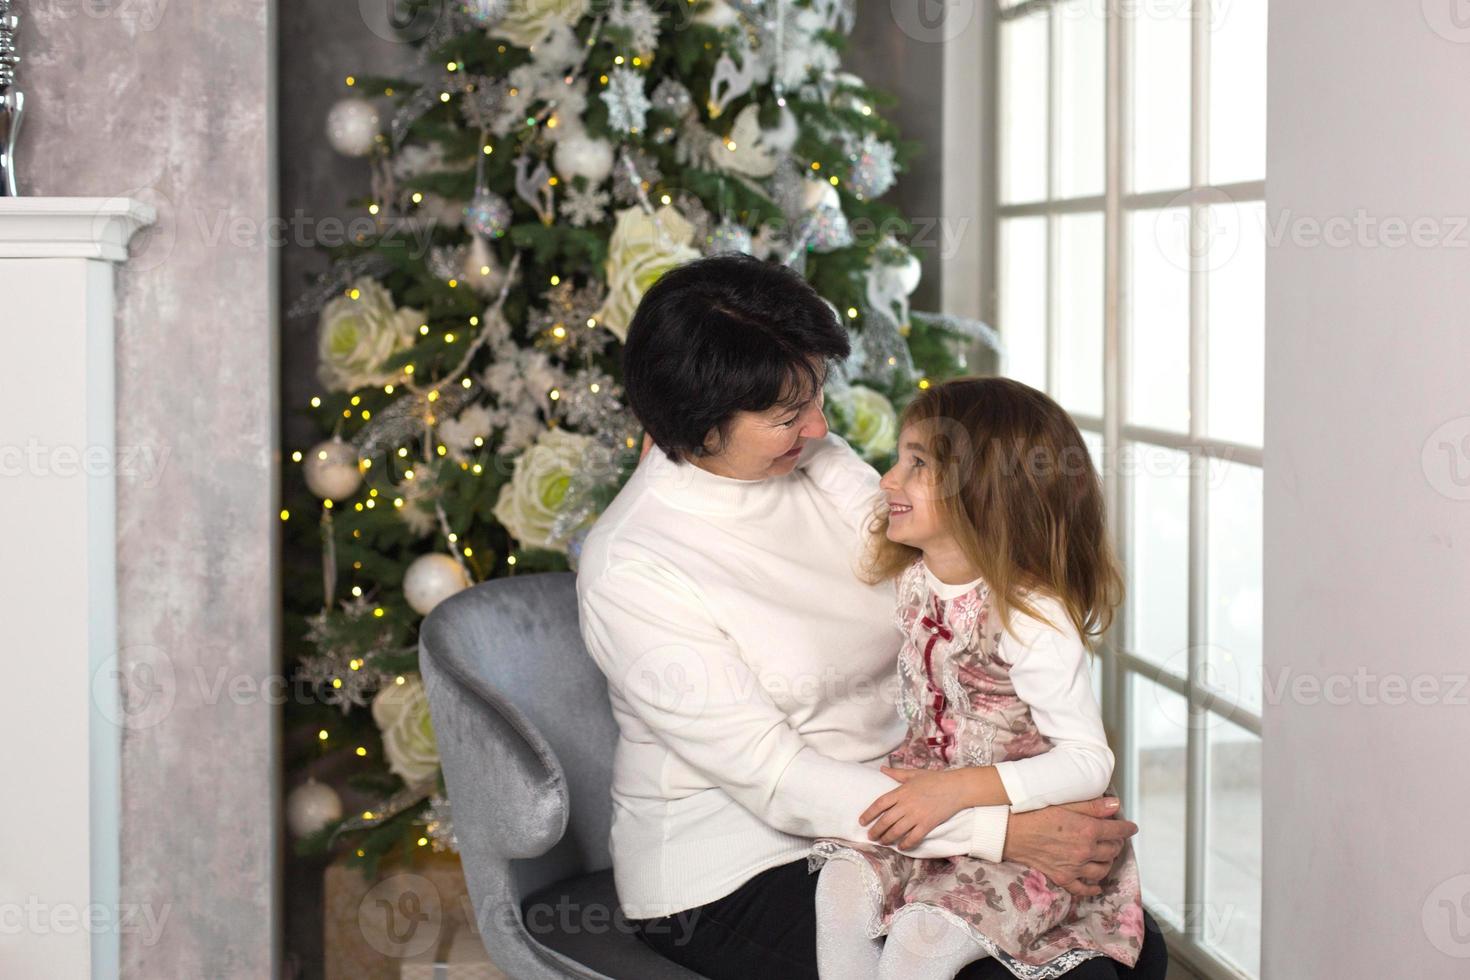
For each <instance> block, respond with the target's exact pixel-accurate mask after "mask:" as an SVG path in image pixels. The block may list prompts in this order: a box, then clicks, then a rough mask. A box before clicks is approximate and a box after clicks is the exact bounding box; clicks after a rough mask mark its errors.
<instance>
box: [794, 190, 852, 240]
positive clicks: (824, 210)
mask: <svg viewBox="0 0 1470 980" xmlns="http://www.w3.org/2000/svg"><path fill="white" fill-rule="evenodd" d="M800 234H801V237H803V238H805V239H806V243H807V247H809V248H811V249H815V250H816V251H818V252H830V251H832V250H833V249H838V248H846V247H847V246H848V245H851V244H852V229H851V228H850V227H848V224H847V215H845V214H843V213H842V207H841V206H840V205H839V204H837V203H834V202H832V201H823V202H822V203H821V204H820V205H818V206H817V208H816V210H815V211H813V212H812V213H811V214H809V215H807V216H806V217H805V218H803V219H802V220H801V225H800Z"/></svg>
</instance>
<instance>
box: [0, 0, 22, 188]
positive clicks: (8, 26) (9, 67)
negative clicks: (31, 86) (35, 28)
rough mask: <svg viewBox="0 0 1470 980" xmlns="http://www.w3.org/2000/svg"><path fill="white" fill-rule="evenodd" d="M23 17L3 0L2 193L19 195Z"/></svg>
mask: <svg viewBox="0 0 1470 980" xmlns="http://www.w3.org/2000/svg"><path fill="white" fill-rule="evenodd" d="M19 25H20V18H19V17H17V16H16V15H15V14H12V13H11V12H10V0H0V197H19V196H20V192H19V191H17V190H16V188H15V140H16V136H17V135H18V134H19V133H20V117H21V113H22V112H23V111H24V110H25V95H24V94H22V93H20V92H17V91H16V90H15V66H16V65H18V64H20V55H19V54H17V53H16V51H15V39H16V37H17V36H18V35H19V31H20V27H19Z"/></svg>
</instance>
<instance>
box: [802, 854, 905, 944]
mask: <svg viewBox="0 0 1470 980" xmlns="http://www.w3.org/2000/svg"><path fill="white" fill-rule="evenodd" d="M828 861H846V862H847V863H848V864H855V865H857V866H858V867H859V868H861V869H862V873H863V890H864V891H865V892H867V894H868V921H867V922H865V923H863V935H865V936H867V937H868V938H869V939H877V938H878V937H879V936H881V935H883V934H884V933H886V932H887V931H888V929H887V927H886V926H884V925H883V883H882V881H880V880H879V879H878V872H876V871H874V870H873V866H872V865H871V864H869V863H868V861H867V859H866V858H864V857H863V856H862V855H861V854H859V853H858V852H857V851H856V850H854V849H853V848H851V847H848V846H846V845H844V844H839V843H838V842H837V841H832V840H819V841H817V842H816V843H814V844H812V848H811V850H810V851H809V852H808V853H807V856H806V871H807V874H811V873H812V872H813V871H816V870H817V869H818V868H820V867H821V866H822V865H824V864H826V863H827V862H828Z"/></svg>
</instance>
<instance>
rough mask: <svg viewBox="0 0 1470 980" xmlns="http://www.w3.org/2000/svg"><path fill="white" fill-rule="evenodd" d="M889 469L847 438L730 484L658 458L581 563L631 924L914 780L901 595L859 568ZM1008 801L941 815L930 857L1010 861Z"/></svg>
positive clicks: (779, 858) (602, 526)
mask: <svg viewBox="0 0 1470 980" xmlns="http://www.w3.org/2000/svg"><path fill="white" fill-rule="evenodd" d="M880 495H881V491H880V490H879V489H878V474H877V472H876V471H875V470H874V469H873V468H872V467H871V466H869V465H868V464H867V463H865V462H863V461H862V460H861V459H860V458H859V457H858V456H857V454H856V453H854V452H853V451H852V449H851V448H850V447H849V446H848V445H847V443H846V442H844V441H843V440H842V439H841V438H840V437H839V436H837V435H836V434H834V433H828V434H827V435H826V436H825V437H823V438H822V439H814V440H811V441H810V442H809V443H808V444H807V446H806V447H805V448H804V449H803V452H802V455H801V457H800V459H799V461H798V466H797V468H796V469H794V470H793V471H792V472H791V473H789V474H787V475H785V476H780V477H771V478H768V479H763V480H735V479H730V478H727V477H722V476H717V475H715V474H713V473H710V472H708V471H706V470H704V469H701V468H700V467H698V466H695V465H693V464H692V463H673V462H671V461H670V460H669V459H668V458H667V457H666V456H665V455H664V454H663V452H662V451H661V450H658V449H654V450H653V451H651V452H649V453H648V455H647V456H645V457H644V458H643V460H642V461H641V462H640V463H639V465H638V468H637V470H636V471H635V472H634V473H633V476H632V477H631V478H630V479H629V481H628V483H627V485H626V486H625V487H624V488H623V490H622V491H621V492H620V493H619V494H618V496H617V498H616V499H615V500H614V501H613V502H612V504H611V505H610V506H609V507H608V509H607V510H606V512H604V513H603V514H602V515H601V517H600V518H599V519H598V521H597V523H596V524H595V525H594V526H593V528H592V531H591V532H590V533H589V534H588V536H587V539H586V542H585V544H584V545H583V550H582V556H581V560H580V562H579V565H578V574H577V594H578V600H579V605H580V610H581V626H582V637H583V639H584V641H585V643H586V646H587V650H588V651H589V653H590V654H591V655H592V657H593V659H594V660H596V662H597V665H598V666H599V667H600V668H601V669H602V671H603V673H604V674H606V675H607V679H608V692H609V695H610V697H611V700H612V708H613V715H614V717H615V718H616V720H617V723H618V727H619V729H620V736H619V739H618V745H617V751H616V753H615V757H614V761H613V782H612V796H613V816H612V841H611V844H612V856H613V872H614V879H615V882H616V885H617V891H618V898H619V901H620V903H621V905H622V907H623V911H624V914H626V915H627V916H629V917H630V918H651V917H654V916H662V915H670V914H672V913H674V912H678V911H682V910H684V909H689V908H694V907H696V906H700V905H704V904H706V903H708V902H712V901H714V900H715V899H718V898H722V897H724V896H725V895H728V894H729V893H731V892H733V891H734V890H735V889H737V888H738V887H740V885H742V884H744V883H745V882H746V881H748V880H749V879H750V878H752V877H753V876H755V875H756V874H758V873H759V872H761V871H764V870H766V869H768V868H772V867H775V866H777V865H781V864H786V863H788V862H791V861H795V860H798V859H800V858H802V857H803V856H805V854H806V852H807V848H808V846H809V844H810V843H811V840H810V839H811V838H813V837H841V838H846V839H850V840H866V839H867V829H866V828H865V827H863V825H862V824H860V823H859V822H858V815H859V814H861V813H862V812H863V811H864V810H865V809H867V807H868V805H869V804H870V803H872V802H873V800H874V799H876V798H877V797H879V796H881V795H882V794H884V793H886V792H888V791H889V790H890V789H893V788H894V787H895V786H897V785H898V784H897V783H896V782H895V781H894V780H892V779H890V778H889V777H887V776H885V775H883V774H882V773H881V772H879V771H878V768H877V767H878V766H879V765H881V764H884V763H885V762H886V761H887V756H888V753H889V752H890V751H891V750H892V749H894V748H895V747H897V745H898V744H899V742H901V741H902V739H903V736H904V730H905V728H904V723H903V721H902V720H901V718H900V717H899V714H898V712H897V710H896V708H895V696H896V691H895V687H896V683H897V673H896V669H895V663H896V659H897V656H898V651H899V648H900V646H901V644H902V640H903V636H902V634H901V633H900V632H899V630H898V629H897V628H896V626H895V624H894V603H895V593H894V586H893V584H892V583H891V582H890V583H882V584H879V585H873V586H869V585H864V584H863V583H862V582H861V581H859V580H858V578H857V576H856V573H855V569H856V559H857V556H858V553H859V550H860V548H861V540H862V524H863V523H864V520H865V518H866V517H867V516H868V515H869V514H871V512H872V510H873V508H874V506H875V505H876V504H877V502H878V498H879V496H880ZM1007 815H1008V809H1007V808H1006V807H1004V806H993V807H972V808H970V809H967V810H962V811H961V812H960V813H958V814H956V815H955V816H954V817H951V818H950V819H949V820H947V821H945V822H944V823H943V824H940V825H939V827H937V828H936V829H935V830H934V831H933V832H931V833H930V834H929V836H928V837H926V838H925V839H924V840H923V841H922V842H921V843H920V845H919V846H918V847H916V848H914V849H912V850H908V851H905V853H909V854H913V855H915V856H919V857H942V856H950V855H956V854H972V855H974V856H976V857H981V858H986V859H988V860H992V861H999V860H1000V859H1001V851H1002V847H1003V844H1004V841H1005V830H1006V821H1007Z"/></svg>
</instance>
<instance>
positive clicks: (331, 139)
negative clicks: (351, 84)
mask: <svg viewBox="0 0 1470 980" xmlns="http://www.w3.org/2000/svg"><path fill="white" fill-rule="evenodd" d="M381 125H382V123H381V120H379V118H378V110H377V107H376V106H374V105H373V104H372V103H371V102H369V101H368V100H367V99H362V98H358V97H356V96H350V97H348V98H345V99H342V100H340V101H338V102H337V104H336V105H334V106H332V108H331V111H329V112H328V113H327V142H328V143H330V144H331V145H332V149H334V150H336V151H337V152H338V153H340V154H342V155H343V156H349V157H365V156H367V155H368V154H369V153H371V152H372V151H373V145H374V144H375V143H377V141H378V133H379V132H380V130H381Z"/></svg>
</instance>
